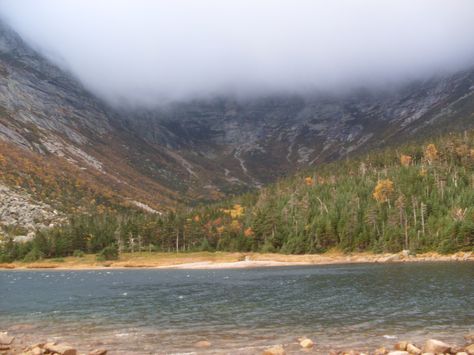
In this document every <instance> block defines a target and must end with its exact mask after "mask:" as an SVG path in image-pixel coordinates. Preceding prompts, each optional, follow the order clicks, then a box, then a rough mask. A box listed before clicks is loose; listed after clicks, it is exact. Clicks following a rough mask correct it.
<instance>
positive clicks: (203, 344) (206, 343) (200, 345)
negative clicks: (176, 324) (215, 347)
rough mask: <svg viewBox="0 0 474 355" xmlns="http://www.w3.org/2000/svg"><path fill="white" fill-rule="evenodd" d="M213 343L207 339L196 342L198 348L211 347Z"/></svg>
mask: <svg viewBox="0 0 474 355" xmlns="http://www.w3.org/2000/svg"><path fill="white" fill-rule="evenodd" d="M211 345H212V344H211V342H210V341H207V340H201V341H198V342H197V343H196V344H194V346H195V347H196V348H209V347H210V346H211Z"/></svg>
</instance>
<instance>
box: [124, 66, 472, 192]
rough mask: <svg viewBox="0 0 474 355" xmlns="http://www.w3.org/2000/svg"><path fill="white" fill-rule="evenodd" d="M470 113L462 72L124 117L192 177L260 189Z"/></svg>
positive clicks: (461, 123)
mask: <svg viewBox="0 0 474 355" xmlns="http://www.w3.org/2000/svg"><path fill="white" fill-rule="evenodd" d="M473 113H474V71H466V72H462V73H458V74H456V75H450V76H440V77H437V78H433V79H430V80H426V81H418V82H413V83H410V84H409V85H404V86H401V87H398V88H392V89H390V90H380V91H379V92H376V93H375V92H373V91H369V90H362V89H361V90H359V91H357V92H351V93H349V94H346V95H344V96H330V95H321V94H320V95H314V96H307V97H303V96H290V97H288V96H287V97H268V98H262V99H252V100H234V99H229V98H216V99H214V100H210V101H194V102H185V103H177V104H173V105H170V106H168V107H166V108H161V109H157V110H152V111H148V112H133V113H130V115H129V116H128V117H129V120H130V124H131V125H132V126H133V127H135V129H136V130H137V131H138V132H140V135H141V137H143V138H144V139H146V140H147V142H149V143H150V144H155V145H156V144H163V142H166V144H168V145H169V146H171V147H173V149H174V150H175V151H179V153H180V154H181V156H182V157H183V158H185V159H186V161H187V162H188V164H189V169H190V170H193V169H196V170H197V167H199V166H200V165H203V164H206V165H207V166H210V167H211V169H215V170H216V172H215V175H216V176H219V175H222V174H223V175H224V176H225V178H226V179H227V180H228V181H229V182H235V183H236V184H239V183H240V184H248V185H253V186H259V185H262V184H264V183H268V182H271V181H274V179H275V177H277V176H281V175H283V174H288V173H291V172H294V171H295V170H298V169H301V168H305V167H308V166H312V165H316V164H318V163H321V162H328V161H332V160H336V159H341V158H343V157H345V156H348V155H353V154H355V153H360V152H363V151H368V150H369V149H372V148H375V147H383V146H385V145H387V144H393V143H396V142H399V141H400V140H406V139H411V138H413V137H420V136H423V135H425V136H426V135H429V134H433V133H436V132H441V131H443V130H446V129H449V130H453V129H457V128H461V129H463V128H466V127H469V126H472V124H473V122H474V120H473V119H472V118H473V116H472V115H473ZM216 163H217V165H216ZM195 167H196V168H195Z"/></svg>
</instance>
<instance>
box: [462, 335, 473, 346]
mask: <svg viewBox="0 0 474 355" xmlns="http://www.w3.org/2000/svg"><path fill="white" fill-rule="evenodd" d="M464 339H466V341H467V342H468V343H469V344H472V343H474V333H469V334H466V335H465V336H464Z"/></svg>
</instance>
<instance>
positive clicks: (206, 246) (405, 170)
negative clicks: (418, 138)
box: [0, 131, 474, 261]
mask: <svg viewBox="0 0 474 355" xmlns="http://www.w3.org/2000/svg"><path fill="white" fill-rule="evenodd" d="M106 248H107V249H106ZM104 249H106V250H112V251H113V252H112V253H111V255H112V257H115V256H116V255H119V254H120V253H122V252H140V251H165V252H187V251H197V250H206V251H214V250H221V251H258V252H279V253H294V254H303V253H322V252H325V251H328V250H330V249H339V250H342V251H345V252H354V251H373V252H398V251H400V250H403V249H410V250H411V251H413V252H427V251H437V252H441V253H450V252H456V251H461V250H462V251H473V250H474V131H471V132H465V133H464V134H449V135H446V136H443V137H440V138H437V139H433V140H431V141H429V142H426V143H424V144H407V145H404V146H401V147H398V148H396V149H395V148H389V149H385V150H383V151H378V152H373V153H370V154H368V155H365V156H363V157H360V158H355V159H348V160H345V161H338V162H335V163H331V164H326V165H321V166H319V167H316V168H314V169H313V170H310V171H306V172H303V173H299V174H297V175H295V176H294V177H292V178H287V179H282V180H280V181H278V182H277V183H275V184H273V185H270V186H268V187H265V188H263V189H261V190H260V191H258V192H255V193H248V194H245V195H242V196H239V197H236V198H234V199H230V200H226V201H222V202H220V203H214V204H208V205H202V206H198V207H195V208H186V207H182V208H180V209H177V210H175V211H171V212H169V213H167V214H165V215H158V214H148V213H144V212H138V211H132V210H127V211H124V210H123V211H109V210H101V211H97V210H95V211H93V212H89V213H82V214H75V215H71V216H70V217H69V222H68V223H66V224H64V225H61V226H57V227H54V228H51V229H48V230H43V231H39V232H38V233H37V235H36V237H35V239H34V240H33V241H31V242H28V243H24V244H16V243H13V242H12V240H11V238H8V236H7V237H4V242H3V243H2V245H1V247H0V261H2V260H3V261H11V260H18V259H25V258H26V259H27V260H30V259H32V260H35V259H37V258H43V257H45V258H54V257H62V256H67V255H73V254H74V253H76V254H77V253H80V252H85V253H100V252H101V251H104Z"/></svg>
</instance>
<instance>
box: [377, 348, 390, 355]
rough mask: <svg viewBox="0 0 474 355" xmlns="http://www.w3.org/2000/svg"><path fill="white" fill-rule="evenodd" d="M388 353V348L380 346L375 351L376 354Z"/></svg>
mask: <svg viewBox="0 0 474 355" xmlns="http://www.w3.org/2000/svg"><path fill="white" fill-rule="evenodd" d="M385 354H388V350H387V349H385V348H384V347H381V348H378V349H376V350H375V351H374V355H385Z"/></svg>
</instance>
